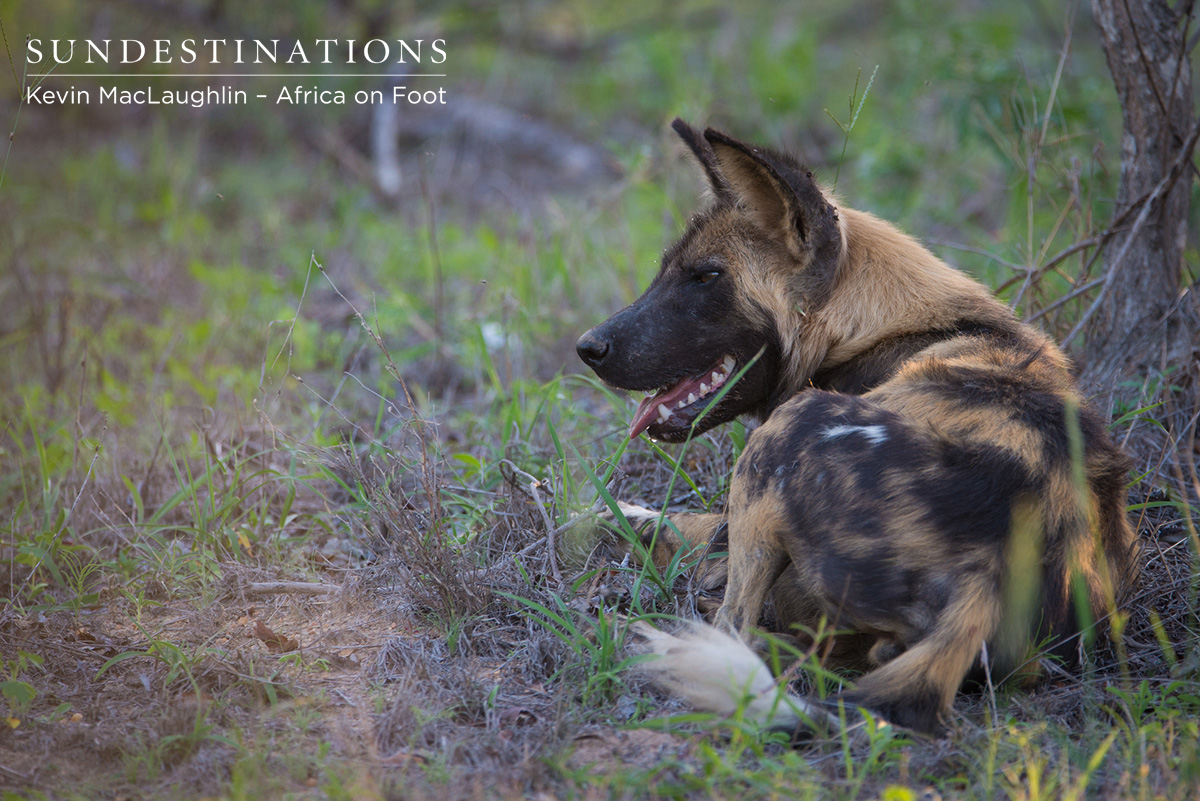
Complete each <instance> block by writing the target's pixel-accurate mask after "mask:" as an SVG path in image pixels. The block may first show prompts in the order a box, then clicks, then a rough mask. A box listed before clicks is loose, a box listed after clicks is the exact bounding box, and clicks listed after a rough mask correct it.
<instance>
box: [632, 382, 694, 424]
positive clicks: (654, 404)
mask: <svg viewBox="0 0 1200 801" xmlns="http://www.w3.org/2000/svg"><path fill="white" fill-rule="evenodd" d="M689 394H692V395H699V394H700V381H699V379H691V378H685V379H683V380H682V381H680V382H679V383H678V384H676V385H675V386H673V387H670V388H669V389H664V390H663V391H662V392H660V393H658V394H657V395H654V396H652V397H649V398H643V399H642V402H641V403H639V404H638V407H637V411H636V412H634V413H633V422H632V423H630V424H629V438H630V439H636V438H637V435H638V434H640V433H642V432H643V431H645V430H646V429H647V428H649V427H650V426H651V425H653V424H654V423H655V421H657V420H658V407H659V406H666V407H667V408H668V409H670V410H671V411H672V413H674V411H675V405H676V404H677V403H679V401H681V400H684V399H686V398H687V396H688V395H689Z"/></svg>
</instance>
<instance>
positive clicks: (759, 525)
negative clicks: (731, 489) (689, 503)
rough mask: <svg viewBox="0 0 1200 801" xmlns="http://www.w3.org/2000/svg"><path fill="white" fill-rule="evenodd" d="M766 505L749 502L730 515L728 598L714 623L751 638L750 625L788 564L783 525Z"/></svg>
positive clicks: (761, 610) (730, 631)
mask: <svg viewBox="0 0 1200 801" xmlns="http://www.w3.org/2000/svg"><path fill="white" fill-rule="evenodd" d="M764 509H765V506H763V507H762V508H760V505H757V504H749V505H748V506H745V507H742V508H738V509H737V511H736V512H735V513H733V514H732V515H731V516H730V519H729V560H728V565H729V576H728V581H727V582H726V587H725V602H724V603H723V604H721V608H720V609H719V610H718V611H717V617H716V620H715V624H716V626H717V628H720V629H723V630H724V631H726V632H729V633H731V634H737V635H740V636H741V637H742V639H743V640H744V641H746V642H750V641H751V638H750V629H752V628H753V627H755V626H757V625H758V622H759V619H760V618H761V617H762V612H763V604H764V602H765V601H766V597H767V592H768V591H769V590H770V589H771V587H772V586H774V584H775V582H776V580H778V578H779V576H780V575H781V574H782V573H783V571H784V569H785V568H786V567H787V566H788V563H789V556H788V552H787V550H786V549H785V548H784V547H783V545H782V543H781V540H780V535H781V534H782V532H781V530H780V526H779V525H778V523H777V521H775V520H774V519H773V516H772V515H771V514H769V513H764Z"/></svg>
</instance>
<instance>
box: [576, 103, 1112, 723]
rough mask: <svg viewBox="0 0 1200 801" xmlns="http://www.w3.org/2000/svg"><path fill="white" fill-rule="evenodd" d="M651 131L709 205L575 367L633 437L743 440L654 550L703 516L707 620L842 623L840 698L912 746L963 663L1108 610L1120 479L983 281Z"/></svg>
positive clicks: (806, 193)
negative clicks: (844, 681)
mask: <svg viewBox="0 0 1200 801" xmlns="http://www.w3.org/2000/svg"><path fill="white" fill-rule="evenodd" d="M674 128H675V130H676V131H677V132H678V133H679V135H680V136H681V137H682V138H683V140H684V142H685V143H686V144H687V145H688V147H689V148H690V149H691V152H692V153H693V154H694V155H695V157H696V158H697V160H698V161H699V162H700V165H701V166H702V167H703V169H704V172H705V174H706V176H707V179H708V183H709V186H710V188H711V190H712V193H713V196H714V202H713V203H712V204H711V205H710V207H709V208H708V209H707V210H705V211H703V212H701V213H700V214H698V215H697V216H696V217H694V218H693V219H692V220H691V223H690V225H689V226H688V229H687V231H686V232H685V233H684V234H683V236H682V238H681V239H680V240H679V241H678V242H677V243H676V244H675V245H674V246H673V247H672V248H671V249H669V250H668V251H667V253H666V254H665V256H664V258H663V262H662V266H661V269H660V271H659V274H658V275H657V276H656V278H655V279H654V281H653V282H652V284H651V285H650V287H649V288H648V289H647V290H646V292H645V294H643V295H642V296H641V297H640V298H639V299H638V300H637V301H636V302H634V303H633V304H632V305H630V306H629V307H628V308H626V309H624V310H622V311H620V312H618V313H617V314H616V315H614V316H613V317H612V318H611V319H609V320H608V321H607V322H605V323H603V324H601V325H599V326H597V327H596V328H594V329H592V330H591V331H588V332H587V333H586V334H584V335H583V337H581V338H580V341H579V346H578V350H579V353H580V355H581V357H582V358H583V359H584V361H586V362H587V363H588V364H589V365H590V366H591V367H592V368H593V369H594V370H595V371H596V373H597V374H598V375H599V376H600V377H601V378H602V379H603V380H605V381H606V382H608V383H610V384H612V385H614V386H616V387H620V388H623V389H628V390H645V391H657V395H655V397H654V398H652V399H650V400H648V401H646V402H643V404H642V408H640V409H639V410H638V413H637V415H636V416H635V420H634V424H633V426H632V428H631V435H633V436H636V435H637V434H638V433H640V432H641V431H647V432H648V433H649V434H650V435H651V436H654V437H657V438H659V439H663V440H668V441H680V440H683V439H685V438H686V437H687V436H689V435H691V434H693V433H695V431H699V430H704V429H707V428H710V427H712V426H714V425H717V424H719V423H722V422H726V421H728V420H732V419H733V418H735V417H737V416H739V415H741V414H748V415H751V416H753V417H756V418H758V419H759V420H761V421H762V425H761V426H760V427H759V428H758V429H757V430H756V431H755V432H754V433H753V435H752V437H751V438H750V442H749V444H748V445H747V447H746V450H745V452H744V453H743V454H742V456H741V458H740V459H739V460H738V463H737V465H736V466H735V468H734V472H733V479H732V484H731V490H730V494H729V498H728V503H727V510H726V514H725V515H692V516H683V517H679V518H678V519H677V520H676V522H677V524H678V526H677V527H678V529H679V531H680V532H681V533H682V535H683V537H684V538H685V539H686V540H688V541H689V543H675V545H676V546H682V545H685V544H692V545H696V544H703V543H704V542H706V541H707V540H708V539H709V538H710V537H712V536H713V535H714V534H716V532H717V531H718V530H719V529H721V528H722V524H723V523H724V522H728V545H729V560H728V584H727V588H726V595H725V600H724V603H723V605H722V607H721V609H720V611H719V612H718V614H717V618H716V625H717V626H718V627H720V628H723V629H725V630H727V631H731V632H735V633H738V634H739V635H741V636H742V638H743V639H745V637H746V636H747V634H748V632H749V629H750V628H751V627H755V626H757V625H758V624H759V622H760V618H761V616H762V614H763V610H764V606H766V605H767V603H768V600H770V601H771V603H772V606H773V609H774V613H773V617H774V620H775V623H776V625H777V627H780V628H781V629H786V627H787V626H789V625H790V624H803V625H806V626H810V627H811V626H814V625H815V624H816V623H817V621H818V620H819V619H820V618H821V617H825V618H828V619H829V620H830V621H832V622H833V624H834V625H835V626H837V627H839V628H847V629H851V630H853V631H854V632H857V638H858V641H859V643H860V645H861V646H862V647H861V648H860V654H861V655H863V656H864V657H865V663H866V665H867V667H868V671H867V673H866V674H865V675H864V676H862V677H861V678H859V679H858V680H857V681H856V684H855V689H854V691H853V692H852V693H851V694H849V700H852V701H854V702H856V703H858V704H861V705H862V706H864V707H866V708H868V709H871V710H872V711H874V712H875V713H877V714H881V715H883V716H884V717H885V718H887V719H889V720H891V721H892V722H894V723H896V724H899V725H904V726H908V727H911V728H914V729H917V730H921V731H933V730H935V729H936V728H937V725H938V721H939V720H940V719H941V718H942V717H943V716H944V715H945V714H946V712H947V711H948V710H949V708H950V705H951V703H952V701H953V698H954V695H955V693H956V692H957V690H958V688H959V686H960V685H961V683H962V682H963V679H964V677H965V676H966V675H967V673H968V672H969V671H970V669H971V667H972V665H973V664H975V663H976V662H977V660H978V659H979V656H980V652H981V647H982V646H983V645H984V644H985V643H987V645H988V651H989V653H990V655H991V657H992V663H991V669H992V673H993V675H1004V674H1005V672H1006V671H1008V670H1010V669H1012V668H1015V667H1016V666H1017V665H1019V664H1020V663H1021V662H1022V661H1024V659H1025V658H1026V656H1027V655H1028V652H1029V649H1030V646H1031V644H1038V643H1043V642H1045V641H1047V640H1048V639H1051V638H1053V639H1056V640H1057V641H1059V642H1063V641H1064V640H1066V639H1067V638H1069V637H1070V636H1071V635H1072V634H1074V633H1075V632H1076V631H1077V630H1078V626H1079V623H1080V621H1081V620H1084V619H1088V618H1090V619H1100V618H1103V617H1104V616H1105V615H1107V614H1108V613H1109V612H1110V611H1111V610H1112V609H1113V607H1114V602H1115V597H1116V595H1117V593H1118V592H1119V590H1120V588H1121V587H1123V586H1125V585H1126V584H1127V582H1129V581H1130V580H1132V578H1133V575H1134V554H1133V542H1134V535H1133V532H1132V530H1131V527H1130V525H1129V522H1128V520H1127V519H1126V514H1125V508H1124V502H1125V481H1126V473H1127V470H1128V467H1129V464H1128V462H1127V459H1126V458H1125V456H1123V455H1122V453H1121V452H1120V451H1119V450H1118V449H1117V447H1116V446H1115V445H1114V444H1113V443H1112V441H1111V440H1110V438H1109V436H1108V433H1107V431H1106V427H1105V423H1104V421H1103V419H1102V418H1101V417H1100V416H1099V415H1097V414H1096V412H1094V411H1093V410H1092V409H1090V408H1089V407H1088V406H1087V404H1086V403H1085V402H1084V400H1083V399H1082V398H1081V397H1080V395H1079V391H1078V389H1077V387H1076V385H1075V381H1074V379H1073V377H1072V374H1071V369H1070V365H1069V363H1068V361H1067V359H1066V357H1065V356H1064V355H1063V353H1062V352H1061V351H1060V350H1059V348H1058V347H1057V346H1055V344H1054V343H1053V342H1051V341H1050V340H1049V339H1047V338H1046V337H1045V336H1044V335H1042V334H1041V333H1039V332H1038V331H1036V330H1035V329H1033V328H1031V327H1030V326H1027V325H1024V324H1022V323H1020V322H1019V321H1018V320H1017V319H1015V318H1014V316H1013V315H1012V313H1011V312H1010V311H1009V309H1008V308H1007V307H1006V306H1004V305H1003V304H1001V303H1000V302H998V301H997V300H996V299H994V298H993V297H992V296H991V294H990V293H989V292H988V291H987V290H986V289H985V288H984V287H983V286H982V285H980V284H979V283H977V282H975V281H973V280H972V279H970V278H968V277H967V276H965V275H964V274H962V273H960V272H958V271H956V270H954V269H953V268H951V267H949V266H947V265H946V264H945V263H943V262H942V261H941V260H939V259H938V258H937V257H935V256H934V255H933V254H931V253H930V252H929V251H928V250H926V249H925V248H924V247H922V246H921V245H920V244H919V243H917V242H916V241H915V240H914V239H912V238H911V237H909V236H907V235H905V234H904V233H902V232H900V231H898V230H897V229H896V228H894V227H893V226H891V225H890V224H888V223H886V222H883V221H881V220H879V219H877V218H875V217H873V216H872V215H870V214H866V213H863V212H860V211H854V210H852V209H848V208H844V207H838V206H836V205H835V203H834V201H833V200H832V199H831V198H830V196H829V194H828V193H827V192H825V191H824V190H823V189H822V188H821V187H820V186H819V185H818V184H817V183H816V182H815V181H814V179H813V178H812V175H811V173H809V172H808V171H806V170H805V169H804V168H803V167H801V166H800V165H798V164H797V163H796V162H795V161H794V160H792V159H791V158H789V157H787V156H784V155H781V154H778V153H775V152H772V151H769V150H765V149H762V148H757V147H753V146H750V145H747V144H744V143H742V142H740V141H737V140H735V139H732V138H730V137H728V136H726V135H725V134H722V133H720V132H717V131H714V130H711V129H710V130H707V131H705V132H704V133H703V134H701V133H700V132H698V131H696V130H694V129H692V128H690V127H689V126H688V125H686V124H685V123H683V122H682V121H679V120H676V122H675V124H674ZM731 365H732V367H731ZM747 365H749V367H747ZM743 369H744V375H743V376H742V377H741V379H740V380H737V381H736V383H734V384H733V385H732V386H731V387H730V388H728V390H727V393H726V394H725V396H724V397H723V398H722V399H721V400H720V401H719V402H715V401H714V399H715V398H717V397H718V394H719V393H717V392H716V391H715V389H714V384H715V383H719V384H721V385H723V384H724V383H725V382H726V381H727V380H729V376H731V375H736V373H737V372H739V371H742V370H743ZM659 401H661V402H659ZM697 419H699V422H698V423H697V422H696V421H697ZM1077 601H1083V602H1085V605H1086V609H1082V608H1076V602H1077ZM1062 650H1063V652H1064V656H1067V657H1069V656H1070V655H1071V653H1073V649H1072V648H1071V647H1065V648H1063V649H1062Z"/></svg>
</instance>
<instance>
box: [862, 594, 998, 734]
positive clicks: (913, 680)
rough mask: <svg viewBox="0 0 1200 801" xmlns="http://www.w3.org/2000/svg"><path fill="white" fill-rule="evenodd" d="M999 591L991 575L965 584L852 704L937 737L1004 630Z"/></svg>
mask: <svg viewBox="0 0 1200 801" xmlns="http://www.w3.org/2000/svg"><path fill="white" fill-rule="evenodd" d="M999 586H1000V585H999V582H998V581H997V579H996V576H995V575H991V574H989V572H988V571H980V572H978V573H976V574H975V575H973V576H970V577H967V578H964V580H963V581H962V583H961V584H960V585H959V589H958V592H957V594H956V597H955V598H953V599H952V600H951V601H950V603H949V605H948V606H947V607H946V608H945V609H944V610H943V611H942V613H941V614H940V615H939V616H938V618H937V620H936V622H935V623H934V625H933V628H932V629H930V630H929V632H928V633H927V634H925V635H924V636H923V637H921V638H920V639H919V640H917V641H916V642H915V643H913V644H912V645H911V646H910V647H909V648H908V650H906V651H904V652H903V653H902V654H900V655H899V656H897V657H895V658H894V659H892V660H891V661H890V662H888V663H887V664H885V665H883V666H882V667H880V668H878V669H877V670H873V671H871V672H870V673H868V674H867V675H865V676H863V677H862V678H860V679H858V680H857V682H856V683H855V689H854V690H853V691H851V692H849V693H846V695H845V698H846V700H847V701H849V702H851V703H853V704H857V705H859V706H863V707H866V708H867V709H869V710H871V711H872V712H875V713H877V714H879V715H880V716H882V717H883V718H884V719H885V720H888V721H890V722H891V723H894V724H896V725H899V726H905V727H907V728H910V729H915V730H917V731H921V732H926V733H932V732H934V731H935V730H936V729H937V726H938V722H939V720H940V719H941V718H942V716H943V715H945V714H946V713H947V712H948V711H949V710H950V707H951V704H952V703H953V701H954V695H955V693H956V692H957V691H958V688H959V686H960V685H961V684H962V682H963V678H964V677H965V676H966V675H967V671H968V670H970V668H971V665H972V664H973V663H974V661H975V658H976V657H977V656H979V652H980V649H981V647H982V645H983V643H984V642H985V641H987V640H989V639H990V638H991V637H992V635H993V634H994V633H995V631H996V628H997V626H998V625H999V620H1000V597H999V596H1000V592H999Z"/></svg>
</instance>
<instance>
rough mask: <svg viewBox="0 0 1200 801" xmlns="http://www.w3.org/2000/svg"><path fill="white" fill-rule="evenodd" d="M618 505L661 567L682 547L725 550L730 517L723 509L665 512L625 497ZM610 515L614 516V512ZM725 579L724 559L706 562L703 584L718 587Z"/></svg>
mask: <svg viewBox="0 0 1200 801" xmlns="http://www.w3.org/2000/svg"><path fill="white" fill-rule="evenodd" d="M617 508H618V509H620V510H621V514H622V515H624V516H625V519H626V520H628V521H629V525H630V527H632V528H633V530H634V531H635V532H636V533H637V535H638V537H639V539H640V540H641V543H642V545H643V546H645V547H646V549H647V550H649V551H650V557H651V559H653V561H654V564H656V565H658V566H659V567H665V566H667V565H669V564H670V563H671V562H672V561H673V560H674V559H675V556H676V554H678V553H680V552H681V551H682V552H683V553H685V554H686V553H688V552H690V551H694V550H696V549H697V548H703V547H710V550H711V551H713V552H720V551H724V550H725V536H724V534H725V528H726V527H725V521H726V517H725V515H724V514H723V513H707V514H699V513H692V512H680V513H675V514H668V515H663V514H662V513H661V512H657V511H655V510H653V509H647V508H646V507H644V506H636V505H634V504H631V503H625V502H623V501H617ZM606 516H607V517H609V519H610V520H611V519H612V516H611V515H606ZM614 522H615V521H614ZM724 583H725V570H724V562H723V560H722V561H720V562H713V563H712V564H708V565H706V567H705V568H704V570H703V579H702V581H701V588H702V589H706V590H710V589H716V588H718V587H720V586H721V585H723V584H724Z"/></svg>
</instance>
